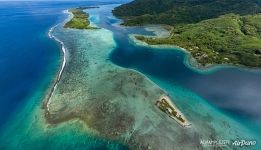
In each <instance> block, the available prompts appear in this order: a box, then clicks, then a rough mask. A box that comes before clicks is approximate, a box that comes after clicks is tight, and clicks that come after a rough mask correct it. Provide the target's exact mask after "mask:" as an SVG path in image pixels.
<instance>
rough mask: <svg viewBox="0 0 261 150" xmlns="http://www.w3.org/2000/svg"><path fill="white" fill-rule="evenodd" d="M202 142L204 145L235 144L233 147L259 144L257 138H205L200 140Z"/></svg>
mask: <svg viewBox="0 0 261 150" xmlns="http://www.w3.org/2000/svg"><path fill="white" fill-rule="evenodd" d="M200 144H201V145H203V146H218V147H222V146H231V145H232V146H233V147H246V146H255V145H256V144H257V142H256V140H244V139H242V140H228V139H205V140H202V139H201V140H200Z"/></svg>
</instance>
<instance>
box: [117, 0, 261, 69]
mask: <svg viewBox="0 0 261 150" xmlns="http://www.w3.org/2000/svg"><path fill="white" fill-rule="evenodd" d="M260 6H261V1H260V0H223V1H220V0H184V1H179V0H154V1H149V0H135V1H133V2H130V3H128V4H124V5H121V6H119V7H116V8H115V9H114V10H113V14H114V15H115V16H116V17H119V18H121V19H123V21H124V22H123V23H122V24H123V25H127V26H140V25H146V24H166V25H169V26H170V27H169V31H170V32H171V33H170V35H169V37H164V38H157V37H148V36H143V35H138V36H136V38H137V39H138V40H141V41H143V42H145V43H147V44H150V45H169V44H170V45H176V46H179V47H182V48H184V49H186V50H187V51H188V52H190V54H191V55H192V56H193V57H194V58H195V59H196V60H197V62H198V63H199V64H200V65H202V66H208V65H213V64H232V65H240V66H247V67H261V23H260V22H261V14H260V12H261V7H260Z"/></svg>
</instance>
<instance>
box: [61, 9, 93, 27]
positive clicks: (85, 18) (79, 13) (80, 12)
mask: <svg viewBox="0 0 261 150" xmlns="http://www.w3.org/2000/svg"><path fill="white" fill-rule="evenodd" d="M90 8H97V7H78V8H73V9H70V10H69V12H70V13H72V15H73V17H72V19H71V20H70V21H68V22H67V23H65V25H64V27H65V28H74V29H96V27H91V26H90V21H89V14H88V13H86V12H84V10H85V9H90Z"/></svg>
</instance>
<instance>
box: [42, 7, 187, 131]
mask: <svg viewBox="0 0 261 150" xmlns="http://www.w3.org/2000/svg"><path fill="white" fill-rule="evenodd" d="M64 13H66V14H68V18H67V19H65V20H64V21H63V22H62V23H59V24H57V25H55V26H53V27H52V28H50V30H49V33H48V36H49V38H50V39H54V40H55V41H56V42H58V43H59V44H60V45H61V49H62V53H63V58H62V59H63V61H62V64H61V67H60V69H59V71H58V75H57V77H56V79H55V80H54V83H53V84H52V87H51V88H50V92H49V94H48V96H47V98H46V101H45V102H44V108H45V111H46V112H45V115H46V116H47V115H49V113H50V111H49V105H50V103H51V98H52V96H53V94H54V92H55V90H56V88H57V86H58V84H59V81H60V80H61V77H62V74H63V72H64V69H65V67H66V62H67V60H66V57H67V48H66V47H65V45H64V43H63V42H62V41H61V40H59V39H58V38H57V37H56V36H54V35H53V31H54V29H55V28H56V27H58V26H59V25H61V24H63V23H65V22H66V21H68V20H69V19H70V18H71V17H72V14H71V13H70V12H69V11H68V10H65V11H64ZM152 27H155V26H152ZM117 67H120V66H117ZM120 68H123V67H120ZM123 69H125V68H123ZM128 70H129V71H132V72H135V73H137V74H140V76H142V77H143V78H144V79H145V80H147V81H148V82H150V83H151V84H152V85H154V86H156V87H157V88H158V89H160V90H161V91H162V93H163V94H162V95H161V97H166V95H168V93H167V92H166V91H165V90H163V89H162V88H161V87H159V86H158V85H157V84H156V83H154V82H153V81H152V80H151V79H150V78H148V77H147V76H146V75H144V74H142V73H140V72H138V71H136V70H134V69H128ZM167 97H168V103H169V104H170V105H171V106H172V107H173V108H175V110H176V111H177V112H178V113H179V114H181V115H182V117H184V115H183V114H182V113H181V111H180V110H179V109H178V108H177V107H176V106H175V105H174V102H173V101H172V100H171V98H170V97H169V96H167ZM157 101H158V99H155V102H157ZM155 107H156V108H157V109H158V107H157V106H155ZM184 118H185V117H184ZM67 119H68V118H67ZM173 119H174V118H173ZM174 120H175V121H176V122H177V123H178V124H179V125H180V126H181V127H184V128H185V127H191V124H190V123H189V122H188V121H187V119H186V118H185V121H186V123H182V122H180V121H178V120H177V119H174Z"/></svg>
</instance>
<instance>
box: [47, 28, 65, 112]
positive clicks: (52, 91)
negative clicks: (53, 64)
mask: <svg viewBox="0 0 261 150" xmlns="http://www.w3.org/2000/svg"><path fill="white" fill-rule="evenodd" d="M58 25H59V24H57V25H55V26H54V27H52V28H51V29H50V30H49V32H48V36H49V38H50V39H54V40H55V41H57V42H59V43H60V44H61V46H62V52H63V63H62V66H61V69H60V71H59V75H58V77H57V79H56V81H55V83H54V86H53V88H52V90H51V93H50V96H49V97H48V99H47V104H46V108H47V111H48V112H49V105H50V103H51V98H52V96H53V93H54V91H55V90H56V88H57V85H58V83H59V81H60V79H61V77H62V73H63V71H64V68H65V65H66V48H65V46H64V43H63V42H62V41H61V40H59V39H58V38H57V37H56V36H54V35H53V34H52V32H53V30H54V29H55V28H56V27H57V26H58Z"/></svg>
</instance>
